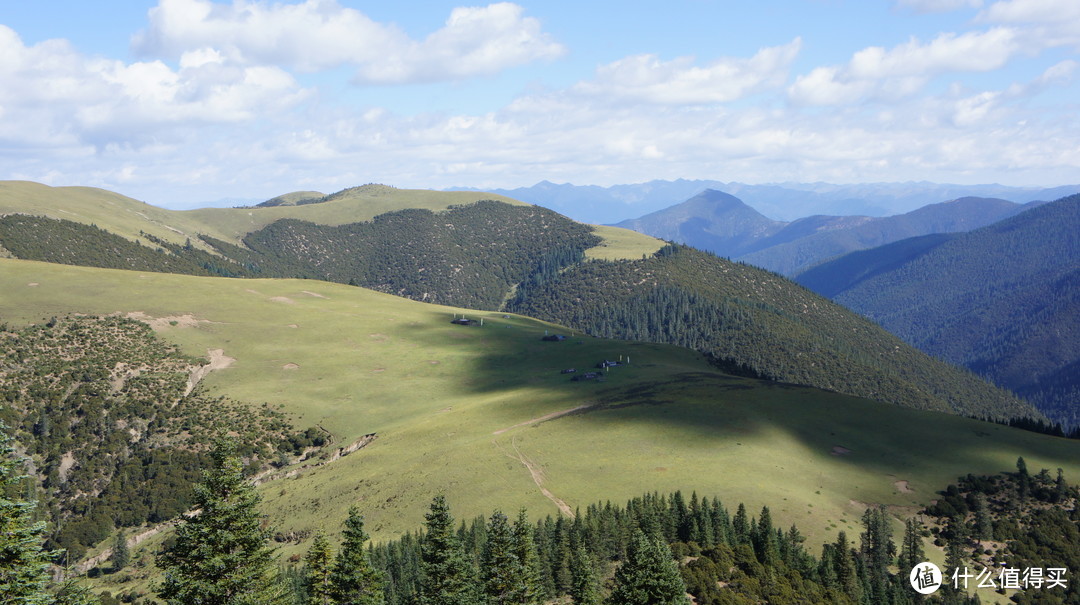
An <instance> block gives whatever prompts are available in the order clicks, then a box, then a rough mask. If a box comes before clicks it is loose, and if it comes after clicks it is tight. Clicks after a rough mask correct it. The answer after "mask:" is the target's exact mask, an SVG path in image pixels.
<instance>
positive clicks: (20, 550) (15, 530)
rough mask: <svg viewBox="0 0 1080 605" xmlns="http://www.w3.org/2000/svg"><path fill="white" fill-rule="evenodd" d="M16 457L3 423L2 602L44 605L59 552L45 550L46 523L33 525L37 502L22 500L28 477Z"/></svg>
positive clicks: (0, 506)
mask: <svg viewBox="0 0 1080 605" xmlns="http://www.w3.org/2000/svg"><path fill="white" fill-rule="evenodd" d="M21 466H22V461H21V459H20V458H19V457H17V456H16V455H15V448H14V447H12V445H11V437H9V436H8V434H7V427H6V426H4V425H3V424H2V423H0V603H3V604H4V605H8V604H9V603H10V604H12V605H39V604H41V605H44V604H46V603H51V602H52V597H51V596H50V595H49V594H48V592H46V587H47V586H48V583H49V561H50V559H51V558H52V556H54V555H55V554H56V553H51V552H48V551H45V550H43V549H42V543H43V541H44V538H45V522H44V521H38V522H34V520H33V517H34V508H35V503H34V502H28V501H25V500H22V499H21V498H20V496H18V495H17V494H18V493H19V492H21V491H23V489H22V488H23V481H24V480H25V479H26V475H24V474H23V473H22V472H21V468H20V467H21Z"/></svg>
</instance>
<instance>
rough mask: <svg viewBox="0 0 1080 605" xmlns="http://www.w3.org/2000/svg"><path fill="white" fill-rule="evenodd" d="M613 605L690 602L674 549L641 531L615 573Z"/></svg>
mask: <svg viewBox="0 0 1080 605" xmlns="http://www.w3.org/2000/svg"><path fill="white" fill-rule="evenodd" d="M609 602H610V603H611V604H612V605H687V604H688V601H687V599H686V584H685V582H683V579H682V576H681V575H680V574H679V564H678V563H676V562H675V559H674V557H672V555H671V549H670V548H668V545H667V544H665V543H664V542H662V541H661V540H659V539H657V538H655V537H653V538H649V537H647V536H646V535H645V534H644V533H642V532H641V531H636V532H634V538H633V540H632V541H631V543H630V548H629V549H628V550H627V554H626V561H624V562H623V564H622V565H621V566H620V567H619V569H618V570H617V571H616V572H615V589H614V590H613V591H612V592H611V596H610V597H609Z"/></svg>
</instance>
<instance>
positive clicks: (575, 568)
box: [570, 546, 600, 605]
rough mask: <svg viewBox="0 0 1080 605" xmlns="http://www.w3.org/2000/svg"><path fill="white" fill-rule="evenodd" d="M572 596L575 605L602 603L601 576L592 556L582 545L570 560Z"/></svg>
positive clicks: (598, 604) (597, 604)
mask: <svg viewBox="0 0 1080 605" xmlns="http://www.w3.org/2000/svg"><path fill="white" fill-rule="evenodd" d="M570 598H571V599H572V600H573V601H574V605H600V578H598V577H597V575H596V568H595V566H594V565H593V560H592V557H590V556H589V553H588V552H586V551H585V549H584V548H582V547H580V546H579V547H578V548H577V550H575V551H574V556H573V558H572V559H571V561H570Z"/></svg>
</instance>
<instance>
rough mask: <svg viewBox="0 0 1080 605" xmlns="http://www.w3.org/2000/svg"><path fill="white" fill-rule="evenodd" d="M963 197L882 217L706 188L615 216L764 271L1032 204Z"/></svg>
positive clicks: (984, 220) (986, 220)
mask: <svg viewBox="0 0 1080 605" xmlns="http://www.w3.org/2000/svg"><path fill="white" fill-rule="evenodd" d="M1037 204H1038V202H1030V203H1029V204H1023V205H1021V204H1016V203H1013V202H1009V201H1006V200H1002V199H991V198H974V197H965V198H959V199H956V200H952V201H949V202H941V203H936V204H930V205H927V206H924V207H922V208H919V209H917V210H913V211H911V212H908V213H906V214H900V215H895V216H887V217H871V216H825V215H817V216H809V217H805V218H800V219H798V220H795V221H792V222H784V221H775V220H772V219H769V218H767V217H765V216H764V215H763V214H761V213H760V212H758V211H757V210H755V209H753V208H751V207H750V206H749V205H748V204H746V203H745V202H743V201H742V200H740V199H739V198H736V197H735V196H733V195H730V194H727V193H724V192H722V191H716V190H713V189H707V190H705V191H703V192H701V193H699V194H698V195H696V196H694V197H692V198H690V199H689V200H686V201H685V202H682V203H680V204H676V205H674V206H671V207H669V208H665V209H663V210H659V211H657V212H653V213H651V214H647V215H645V216H642V217H640V218H637V219H633V220H627V221H622V222H620V223H617V226H619V227H625V228H627V229H633V230H635V231H640V232H641V233H646V234H648V235H651V236H653V237H658V238H661V239H665V240H670V241H675V242H679V243H684V244H687V245H690V246H693V247H695V248H699V249H701V250H707V251H709V252H712V253H714V254H718V255H720V256H725V257H729V258H731V259H733V260H740V261H744V262H747V263H750V264H752V265H756V266H758V267H762V268H764V269H768V270H770V271H776V272H778V273H782V274H784V275H792V274H795V273H798V272H800V271H803V270H805V269H807V268H809V267H811V266H813V265H815V264H817V263H819V262H822V261H824V260H826V259H829V258H833V257H836V256H840V255H842V254H846V253H848V252H852V251H854V250H861V249H865V248H872V247H875V246H879V245H882V244H886V243H889V242H893V241H897V240H900V239H904V238H908V237H914V236H919V235H926V234H930V233H952V232H958V231H969V230H971V229H974V228H977V227H982V226H984V225H989V224H990V223H993V222H996V221H998V220H1001V219H1003V218H1007V217H1009V216H1013V215H1014V214H1017V213H1019V212H1022V211H1024V210H1025V209H1027V208H1029V207H1031V206H1033V205H1037Z"/></svg>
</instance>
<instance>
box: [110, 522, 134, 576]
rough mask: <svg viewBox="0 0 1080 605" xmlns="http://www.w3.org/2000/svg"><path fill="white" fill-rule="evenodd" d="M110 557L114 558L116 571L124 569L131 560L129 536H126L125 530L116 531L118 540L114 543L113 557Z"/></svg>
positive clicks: (113, 567) (114, 570)
mask: <svg viewBox="0 0 1080 605" xmlns="http://www.w3.org/2000/svg"><path fill="white" fill-rule="evenodd" d="M110 558H111V559H112V569H113V572H114V573H115V572H117V571H120V570H121V569H124V568H125V567H127V565H128V563H130V562H131V550H130V549H128V545H127V538H125V537H124V532H123V531H118V532H116V541H115V542H114V543H113V551H112V557H110Z"/></svg>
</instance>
